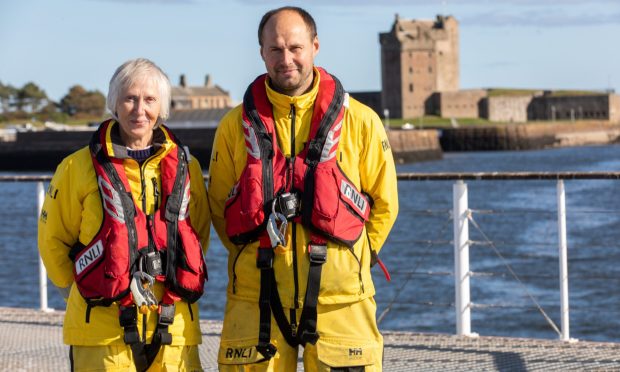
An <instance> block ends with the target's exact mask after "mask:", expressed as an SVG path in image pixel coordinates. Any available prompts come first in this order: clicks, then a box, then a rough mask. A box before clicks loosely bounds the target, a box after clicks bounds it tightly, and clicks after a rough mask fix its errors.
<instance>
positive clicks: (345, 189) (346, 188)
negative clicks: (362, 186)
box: [340, 180, 368, 216]
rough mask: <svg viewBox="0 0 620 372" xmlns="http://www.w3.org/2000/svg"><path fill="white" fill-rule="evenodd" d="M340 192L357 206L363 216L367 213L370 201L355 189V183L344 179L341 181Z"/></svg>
mask: <svg viewBox="0 0 620 372" xmlns="http://www.w3.org/2000/svg"><path fill="white" fill-rule="evenodd" d="M340 192H341V193H342V195H344V197H345V198H347V199H349V200H350V201H351V202H352V203H353V205H354V206H355V207H356V208H357V210H358V212H359V213H360V215H361V216H364V215H365V214H366V207H367V205H368V202H367V201H366V198H365V197H364V196H363V195H362V194H360V193H359V192H357V190H355V187H353V185H351V184H349V183H348V182H346V181H345V180H342V182H341V183H340Z"/></svg>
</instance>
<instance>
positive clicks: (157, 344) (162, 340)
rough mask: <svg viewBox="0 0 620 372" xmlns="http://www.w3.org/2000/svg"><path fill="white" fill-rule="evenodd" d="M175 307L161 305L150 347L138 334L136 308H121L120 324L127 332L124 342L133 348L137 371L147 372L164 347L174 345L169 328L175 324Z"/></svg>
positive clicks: (172, 305)
mask: <svg viewBox="0 0 620 372" xmlns="http://www.w3.org/2000/svg"><path fill="white" fill-rule="evenodd" d="M174 312H175V305H174V304H171V305H165V304H161V305H160V306H159V321H158V322H157V328H156V330H155V334H154V335H153V341H152V342H151V344H150V345H147V344H146V343H145V342H142V341H141V340H140V335H139V333H138V309H137V307H136V306H129V307H125V306H121V307H120V310H119V322H120V325H121V327H123V330H124V332H125V336H124V338H123V340H124V341H125V343H126V344H127V345H129V346H130V348H131V353H132V355H133V360H134V364H135V366H136V370H137V371H146V370H147V369H148V368H149V367H150V366H151V364H153V361H154V360H155V357H156V356H157V354H158V353H159V350H160V349H161V347H162V346H163V345H170V344H172V335H171V334H170V332H168V327H169V326H170V325H171V324H172V323H173V322H174Z"/></svg>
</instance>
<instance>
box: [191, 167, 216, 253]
mask: <svg viewBox="0 0 620 372" xmlns="http://www.w3.org/2000/svg"><path fill="white" fill-rule="evenodd" d="M189 177H190V180H191V181H190V182H191V184H190V199H189V200H190V203H189V215H190V218H191V221H192V227H193V228H194V230H196V232H197V233H198V236H199V238H200V245H202V250H203V253H205V254H206V253H207V249H208V248H209V235H210V232H211V210H210V209H209V202H208V201H207V189H206V187H205V181H204V177H203V176H202V168H201V167H200V163H199V162H198V160H197V159H196V158H194V157H193V156H192V158H191V161H190V162H189Z"/></svg>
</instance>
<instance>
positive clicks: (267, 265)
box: [256, 247, 274, 270]
mask: <svg viewBox="0 0 620 372" xmlns="http://www.w3.org/2000/svg"><path fill="white" fill-rule="evenodd" d="M273 257H274V253H273V248H261V247H259V248H258V249H257V250H256V267H257V268H259V269H261V270H264V269H271V268H272V267H273Z"/></svg>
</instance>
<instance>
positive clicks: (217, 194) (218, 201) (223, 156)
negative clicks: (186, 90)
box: [209, 106, 245, 250]
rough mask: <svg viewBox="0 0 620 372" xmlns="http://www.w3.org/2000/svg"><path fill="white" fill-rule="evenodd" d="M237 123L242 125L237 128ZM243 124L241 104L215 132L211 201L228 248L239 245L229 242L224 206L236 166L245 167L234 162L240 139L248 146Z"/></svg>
mask: <svg viewBox="0 0 620 372" xmlns="http://www.w3.org/2000/svg"><path fill="white" fill-rule="evenodd" d="M235 126H238V127H239V128H235ZM240 127H241V107H240V106H238V107H237V108H235V109H233V110H231V111H230V112H228V114H226V115H225V116H224V117H223V118H222V121H221V122H220V124H219V126H218V128H217V131H216V132H215V139H214V141H213V152H212V154H211V162H210V164H209V205H210V206H211V218H212V220H213V227H214V228H215V231H216V232H217V235H218V236H219V237H220V240H221V241H222V243H223V244H224V246H225V247H226V248H227V249H229V250H231V249H235V247H236V246H235V245H234V244H233V243H231V242H230V240H229V239H228V236H227V235H226V220H225V219H224V207H225V205H226V199H227V198H228V194H229V192H230V190H231V189H232V187H233V185H234V184H235V182H236V181H237V172H238V170H236V169H237V167H241V168H243V166H242V165H241V164H235V156H234V155H235V151H234V150H235V147H236V146H237V145H238V143H237V142H241V144H242V146H245V145H244V142H243V137H240V133H239V132H240V130H241V129H240ZM243 149H244V152H243V156H244V157H243V158H244V159H245V147H243ZM243 165H245V164H243ZM239 169H240V168H239Z"/></svg>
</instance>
